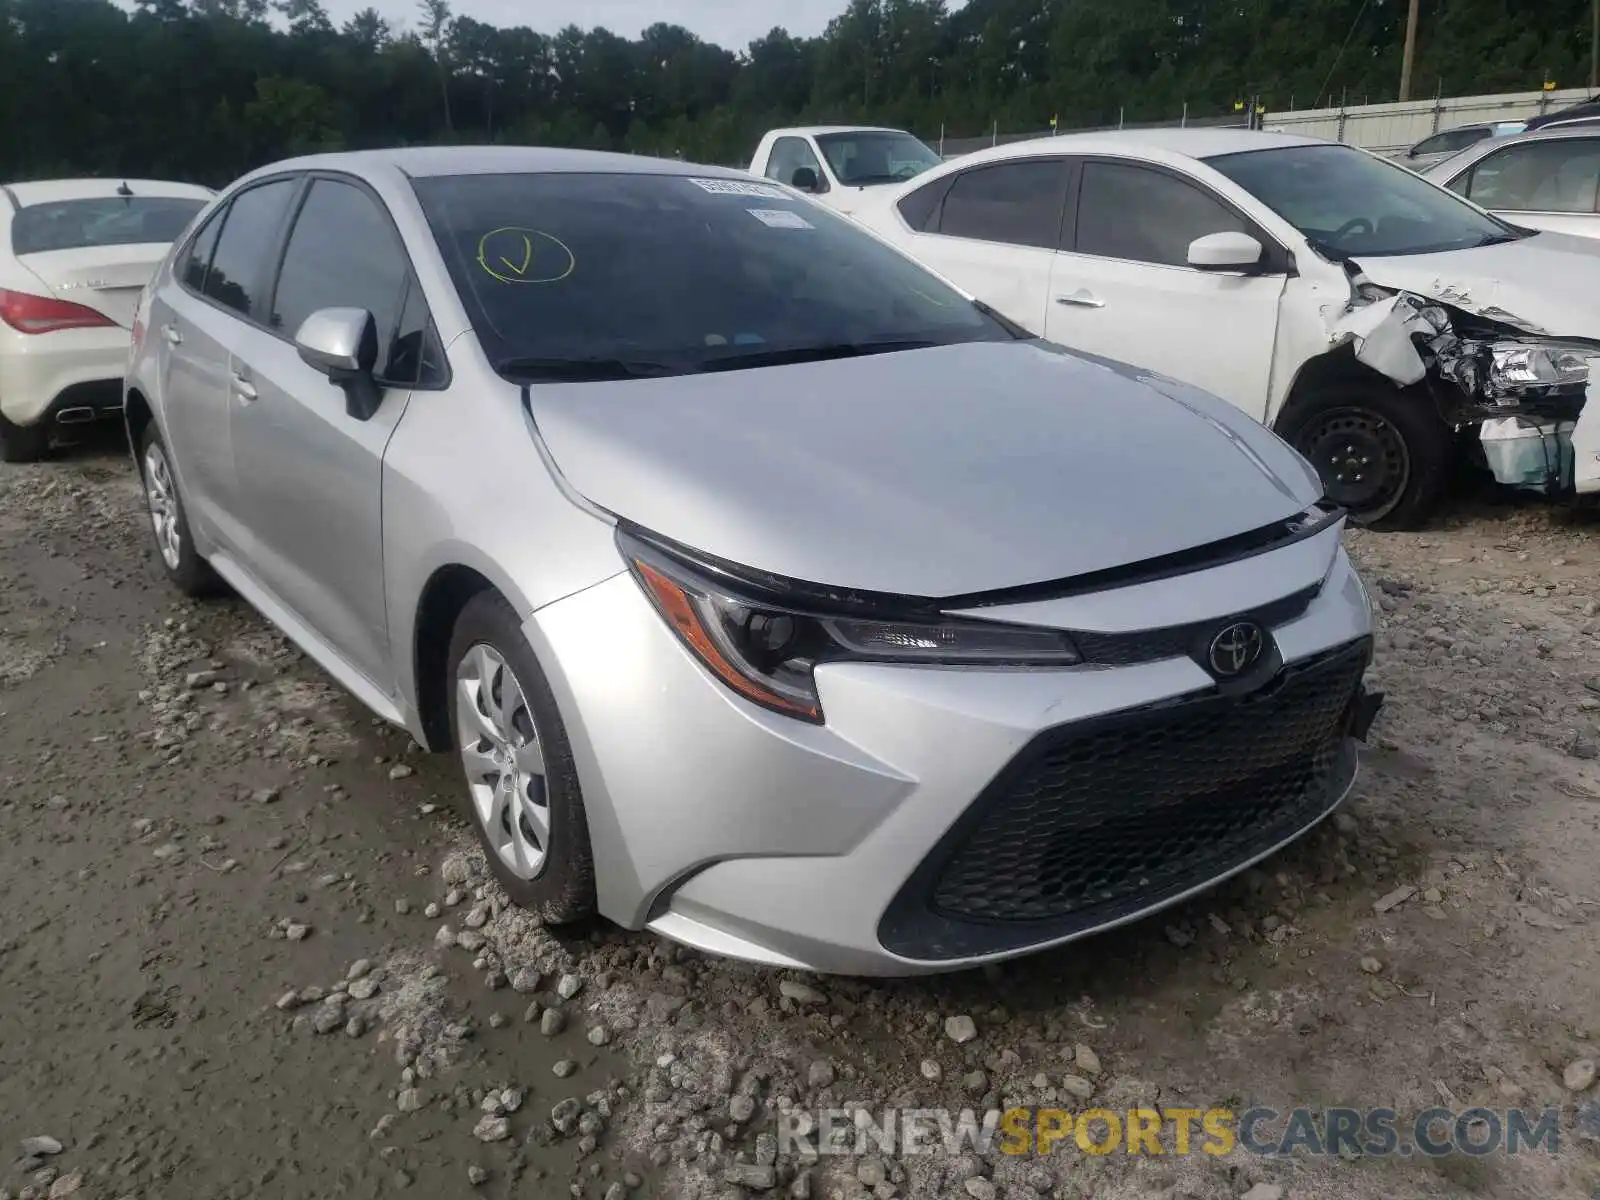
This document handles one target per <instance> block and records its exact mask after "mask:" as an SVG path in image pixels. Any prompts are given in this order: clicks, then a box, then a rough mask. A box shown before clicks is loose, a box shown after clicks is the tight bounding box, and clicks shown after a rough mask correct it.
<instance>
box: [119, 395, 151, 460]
mask: <svg viewBox="0 0 1600 1200" xmlns="http://www.w3.org/2000/svg"><path fill="white" fill-rule="evenodd" d="M122 419H123V424H124V425H125V426H126V428H127V431H128V447H129V450H130V452H132V453H134V454H137V453H138V451H139V439H140V438H141V437H143V436H144V431H145V429H146V428H148V427H149V425H150V423H151V422H152V421H154V420H155V419H156V415H155V410H154V409H153V408H152V407H151V406H150V401H149V400H148V399H146V398H145V394H144V392H143V391H142V390H141V389H139V388H137V387H130V388H129V389H128V391H127V394H126V395H125V396H124V397H123V400H122Z"/></svg>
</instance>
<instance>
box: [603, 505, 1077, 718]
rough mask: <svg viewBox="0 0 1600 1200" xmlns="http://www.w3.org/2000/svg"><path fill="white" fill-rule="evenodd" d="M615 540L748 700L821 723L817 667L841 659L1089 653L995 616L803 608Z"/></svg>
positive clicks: (1054, 657) (659, 604)
mask: <svg viewBox="0 0 1600 1200" xmlns="http://www.w3.org/2000/svg"><path fill="white" fill-rule="evenodd" d="M617 541H618V545H619V547H620V549H621V550H622V553H623V557H624V558H625V559H626V560H627V562H628V566H629V569H630V570H631V571H632V572H633V576H634V578H635V579H636V580H638V582H639V586H640V587H641V588H643V589H644V593H645V595H646V596H648V597H649V598H650V601H651V603H652V604H654V605H655V608H656V611H657V612H659V613H660V614H661V616H662V618H663V619H664V620H665V621H666V622H667V624H668V625H669V626H671V628H672V631H673V632H674V633H676V634H677V635H678V639H679V640H680V641H681V642H683V644H684V645H685V646H686V647H688V648H689V650H690V651H692V652H693V653H694V655H695V657H696V658H698V659H699V660H700V661H701V663H703V664H704V665H705V667H706V668H707V669H708V670H709V671H710V672H711V673H712V674H713V675H715V676H716V677H717V678H718V679H720V680H722V682H723V683H725V684H727V685H728V686H729V687H730V688H732V689H733V690H734V691H736V692H738V693H739V694H740V695H741V696H743V697H745V698H746V699H747V700H751V701H754V702H755V703H756V704H760V705H762V706H763V707H765V708H770V709H772V710H774V711H775V712H780V713H783V714H785V715H786V716H791V717H797V718H799V719H801V720H805V721H813V722H816V723H818V724H820V723H821V722H822V719H823V717H822V702H821V701H820V700H819V699H818V697H817V689H816V684H815V681H814V680H813V678H812V672H813V670H814V668H815V667H816V666H817V664H818V663H823V662H838V661H845V660H849V661H858V662H898V663H934V664H944V665H950V666H961V665H966V666H987V667H1006V666H1071V665H1073V664H1075V663H1080V662H1082V661H1083V658H1082V656H1081V655H1080V654H1079V653H1078V650H1077V648H1076V647H1075V646H1073V644H1072V642H1071V640H1070V639H1069V638H1068V637H1067V636H1066V635H1065V634H1062V633H1058V632H1056V631H1055V630H1052V629H1038V628H1033V627H1029V626H1020V625H1005V624H1001V623H998V622H993V621H971V620H953V619H945V618H941V617H937V616H930V617H929V618H928V619H926V620H904V621H902V620H897V619H877V618H876V617H867V616H844V615H833V614H827V613H819V612H815V611H807V606H804V605H801V604H796V605H789V604H785V603H782V602H774V601H771V600H768V599H766V598H764V597H755V596H745V595H740V594H739V589H738V587H737V585H735V584H730V582H729V581H727V580H725V579H723V578H720V577H716V578H714V577H712V576H711V575H710V574H709V573H706V572H702V571H700V570H697V569H696V568H694V567H693V566H690V565H689V564H687V563H683V562H680V561H679V560H677V559H676V558H673V557H671V556H670V555H668V554H665V553H663V552H661V551H660V550H658V549H657V548H656V547H654V546H651V545H648V544H646V543H644V542H642V541H640V540H638V539H636V538H633V537H631V536H629V535H628V534H626V533H621V532H619V533H618V536H617Z"/></svg>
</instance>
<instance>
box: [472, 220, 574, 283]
mask: <svg viewBox="0 0 1600 1200" xmlns="http://www.w3.org/2000/svg"><path fill="white" fill-rule="evenodd" d="M478 265H479V266H480V267H482V268H483V270H484V273H485V274H487V275H488V276H489V277H490V278H491V279H494V280H497V281H498V282H500V283H560V282H561V281H562V280H563V279H566V278H567V277H568V276H569V275H571V274H572V273H573V272H574V271H576V270H577V269H578V258H577V255H575V254H573V253H572V250H571V248H570V247H568V245H567V244H566V243H565V242H563V241H562V240H561V239H560V238H558V237H556V236H555V234H553V233H545V232H544V231H543V230H542V229H526V228H524V227H522V226H520V225H502V226H501V227H500V228H498V229H491V230H490V231H489V232H488V233H486V234H484V235H483V236H482V237H481V238H479V239H478Z"/></svg>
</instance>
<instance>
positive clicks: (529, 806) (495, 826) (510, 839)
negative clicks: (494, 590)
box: [456, 642, 550, 879]
mask: <svg viewBox="0 0 1600 1200" xmlns="http://www.w3.org/2000/svg"><path fill="white" fill-rule="evenodd" d="M456 729H457V731H458V736H459V739H460V741H461V763H462V766H463V768H464V769H465V770H466V774H467V787H468V789H469V790H470V792H471V793H472V806H473V811H474V812H475V813H476V814H477V817H478V823H479V825H480V826H481V827H482V829H483V833H484V838H485V841H486V842H487V843H488V845H489V847H490V848H491V849H492V850H493V851H494V853H495V855H496V856H497V857H498V858H499V859H500V862H501V864H502V865H503V866H504V867H505V868H506V870H508V871H510V872H511V873H512V874H513V875H515V876H516V877H517V878H519V879H532V878H534V877H535V876H537V875H538V874H539V872H540V871H541V870H543V868H544V864H545V859H546V857H547V855H548V854H549V849H550V802H549V794H548V790H547V784H546V780H545V766H544V750H543V746H542V743H541V741H540V738H539V729H538V725H537V724H536V722H535V721H534V716H533V710H532V709H531V708H530V707H529V705H528V699H527V693H526V692H524V691H523V688H522V684H521V683H519V682H518V680H517V677H516V674H515V673H514V672H513V671H512V669H511V666H510V664H508V663H507V662H506V660H505V658H504V656H503V655H501V653H500V652H499V651H498V650H496V649H495V648H494V647H493V646H491V645H488V644H487V643H484V642H480V643H478V644H477V645H475V646H473V647H472V648H471V649H470V650H468V651H467V653H466V654H465V655H464V656H463V657H462V659H461V663H460V665H459V666H458V667H457V668H456Z"/></svg>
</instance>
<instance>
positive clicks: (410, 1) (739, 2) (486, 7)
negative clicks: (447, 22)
mask: <svg viewBox="0 0 1600 1200" xmlns="http://www.w3.org/2000/svg"><path fill="white" fill-rule="evenodd" d="M845 3H846V0H540V3H537V4H530V3H528V0H454V3H453V5H452V8H453V10H454V12H455V14H456V15H457V16H458V17H473V18H475V19H477V20H479V21H483V22H486V23H487V24H490V25H500V26H509V25H527V26H530V27H531V28H533V29H536V30H538V31H539V32H540V33H555V32H556V31H557V30H558V29H560V28H562V27H563V26H566V25H579V26H582V27H583V28H584V29H589V28H591V27H593V26H595V25H603V26H605V28H607V29H609V30H611V32H612V33H615V34H620V35H621V36H622V37H628V38H631V37H637V36H638V34H639V31H640V30H642V29H643V28H644V27H645V26H646V25H654V24H655V23H656V22H657V21H665V22H667V23H668V24H673V25H682V26H683V27H684V28H685V29H688V30H689V31H691V32H692V33H695V34H698V35H699V36H700V37H701V38H703V39H705V40H706V41H708V42H715V43H717V44H718V45H720V46H724V47H726V48H727V49H729V50H742V49H744V48H745V46H747V45H748V44H749V43H750V42H751V41H753V40H754V39H755V38H758V37H761V36H762V35H763V34H765V33H767V32H768V31H769V30H770V29H771V28H772V27H773V26H774V25H782V26H783V27H784V28H785V29H787V30H788V31H789V32H790V33H792V34H794V35H796V36H797V37H811V36H814V35H815V34H819V33H821V32H822V30H823V27H824V26H826V25H827V23H828V22H829V21H830V20H832V19H833V18H834V17H836V16H838V15H839V13H841V12H842V11H844V7H845ZM323 4H324V6H325V7H326V8H327V10H328V15H329V16H330V17H332V18H333V23H334V24H335V25H343V24H344V23H345V22H346V21H347V20H349V19H350V15H351V14H352V13H354V12H356V11H358V10H360V9H363V8H366V7H368V6H369V5H370V6H371V7H373V8H376V9H377V10H378V11H379V12H380V13H382V14H383V15H384V16H385V17H386V18H388V19H389V20H390V21H392V22H397V23H400V24H403V25H404V26H405V27H406V28H408V29H415V28H416V26H417V24H418V22H417V5H416V3H415V0H323Z"/></svg>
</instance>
